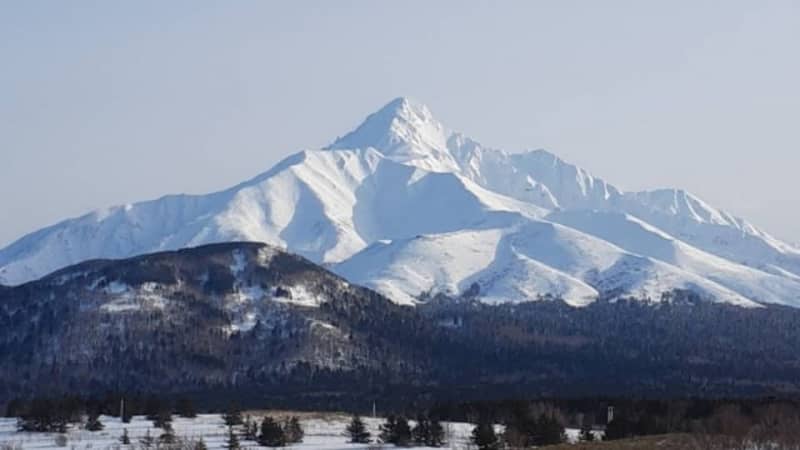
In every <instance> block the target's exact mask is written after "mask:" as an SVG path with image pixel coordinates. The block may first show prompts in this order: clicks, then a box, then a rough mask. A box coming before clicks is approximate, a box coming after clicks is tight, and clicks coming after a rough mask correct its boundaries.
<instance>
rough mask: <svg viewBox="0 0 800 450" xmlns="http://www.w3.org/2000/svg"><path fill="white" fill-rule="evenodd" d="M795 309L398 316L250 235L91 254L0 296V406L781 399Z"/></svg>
mask: <svg viewBox="0 0 800 450" xmlns="http://www.w3.org/2000/svg"><path fill="white" fill-rule="evenodd" d="M799 329H800V311H798V310H796V309H792V308H783V307H765V308H739V307H734V306H728V305H718V304H712V303H707V302H703V301H700V300H698V299H696V298H693V297H692V296H691V295H689V294H686V295H684V294H682V293H675V295H673V296H672V297H671V301H670V302H668V303H663V304H659V305H648V304H644V303H642V302H616V303H610V302H604V301H598V302H596V303H594V304H592V305H590V306H587V307H583V308H573V307H570V306H568V305H566V304H565V303H563V302H561V301H559V300H554V299H542V300H540V301H535V302H529V303H522V304H517V305H513V304H505V305H500V306H490V305H484V304H481V303H479V302H476V301H470V300H465V299H447V298H438V299H434V300H431V301H429V302H428V303H427V304H425V305H420V306H417V307H404V306H398V305H396V304H394V303H392V302H391V301H389V300H388V299H386V298H384V297H382V296H381V295H379V294H376V293H375V292H373V291H370V290H368V289H365V288H361V287H357V286H354V285H351V284H349V283H347V282H346V281H345V280H343V279H341V278H339V277H338V276H336V275H333V274H332V273H330V272H328V271H327V270H325V269H323V268H321V267H319V266H317V265H314V264H312V263H310V262H309V261H307V260H305V259H303V258H300V257H298V256H294V255H291V254H288V253H285V252H282V251H280V250H277V249H274V248H271V247H268V246H265V245H262V244H254V243H229V244H216V245H209V246H204V247H198V248H193V249H186V250H180V251H176V252H165V253H157V254H152V255H145V256H140V257H136V258H131V259H127V260H118V261H111V260H98V261H89V262H86V263H82V264H79V265H77V266H73V267H70V268H67V269H64V270H61V271H59V272H56V273H54V274H51V275H49V276H47V277H45V278H43V279H41V280H38V281H34V282H31V283H27V284H24V285H21V286H17V287H12V288H0V401H2V400H8V399H9V398H11V397H17V396H32V395H37V394H41V395H53V394H59V393H76V392H79V393H81V394H84V395H85V394H87V393H88V394H91V393H97V394H100V393H103V392H107V391H116V392H154V391H157V392H161V393H194V394H197V395H208V396H215V395H217V396H218V395H223V394H224V395H225V396H226V398H231V396H238V397H240V398H242V399H244V400H245V401H248V400H250V401H256V400H258V399H264V398H270V399H273V400H274V401H275V402H281V401H283V402H287V403H291V404H294V405H301V406H302V405H304V404H305V405H309V406H321V405H322V406H330V405H344V404H347V403H348V402H355V401H358V402H364V401H365V399H366V398H369V397H375V398H378V397H380V398H382V399H387V398H396V399H398V400H408V399H413V400H418V401H425V400H432V399H434V398H436V399H440V398H446V397H453V398H458V399H465V398H483V397H491V396H500V395H525V396H534V395H549V396H562V397H563V396H577V395H588V394H609V395H620V394H621V395H655V396H658V395H664V396H667V395H699V396H731V395H756V394H759V395H761V394H779V395H781V394H794V393H797V392H798V390H800V350H798V349H800V333H798V331H797V330H799Z"/></svg>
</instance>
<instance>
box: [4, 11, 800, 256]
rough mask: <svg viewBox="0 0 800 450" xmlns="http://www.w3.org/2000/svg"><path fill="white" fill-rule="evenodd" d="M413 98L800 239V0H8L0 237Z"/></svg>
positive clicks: (448, 115) (159, 187)
mask: <svg viewBox="0 0 800 450" xmlns="http://www.w3.org/2000/svg"><path fill="white" fill-rule="evenodd" d="M400 95H407V96H411V97H413V98H415V99H418V100H420V101H422V102H423V103H426V104H427V105H428V106H429V107H430V108H431V110H432V111H433V113H434V115H436V116H437V117H438V118H439V119H440V120H441V121H442V122H443V123H445V124H446V125H447V126H449V127H450V128H453V129H456V130H460V131H463V132H465V133H466V134H467V135H469V136H471V137H473V138H474V139H476V140H478V141H480V142H482V143H484V144H485V145H488V146H491V147H496V148H503V149H506V150H509V151H520V150H523V149H530V148H546V149H548V150H550V151H552V152H554V153H556V154H558V155H560V156H561V157H562V158H564V159H566V160H568V161H570V162H573V163H576V164H578V165H580V166H582V167H584V168H586V169H588V170H589V171H590V172H592V173H593V174H595V175H597V176H600V177H602V178H604V179H606V180H607V181H609V182H611V183H613V184H615V185H617V186H618V187H620V188H622V189H626V190H639V189H646V188H656V187H664V186H675V187H682V188H686V189H688V190H690V191H692V192H694V193H695V194H697V195H699V196H700V197H702V198H704V199H706V200H707V201H709V202H710V203H711V204H713V205H715V206H719V207H722V208H724V209H727V210H729V211H731V212H733V213H734V214H736V215H740V216H743V217H745V218H747V219H748V220H750V221H752V222H754V223H755V224H757V225H759V226H761V227H763V228H764V229H766V230H767V231H769V232H772V233H773V234H776V235H777V236H779V237H782V238H784V239H788V240H792V241H795V242H797V241H800V211H798V209H800V208H798V199H799V197H800V195H799V194H798V192H799V190H798V187H797V185H798V184H800V183H799V181H800V180H798V178H800V123H798V122H800V120H798V119H800V2H797V1H746V2H744V1H725V2H720V1H696V0H692V1H670V2H642V1H626V2H622V1H605V2H592V1H588V0H587V1H549V2H543V1H542V2H537V1H519V2H515V1H500V2H492V1H463V0H462V1H437V2H432V1H402V2H400V1H397V2H378V1H370V2H368V1H316V2H309V1H291V2H269V1H232V2H218V1H202V0H192V1H177V0H175V1H167V2H165V1H128V2H121V1H116V2H105V1H99V0H98V1H85V0H75V1H69V2H59V1H52V0H50V1H43V0H25V1H21V0H18V1H11V0H0V210H1V211H2V216H3V220H2V221H0V246H4V245H6V244H8V243H10V242H11V241H13V240H14V239H16V238H18V237H20V236H22V235H23V234H25V233H27V232H31V231H34V230H35V229H38V228H40V227H42V226H45V225H49V224H52V223H54V222H56V221H58V220H60V219H63V218H66V217H71V216H76V215H80V214H82V213H84V212H87V211H88V210H91V209H95V208H99V207H104V206H110V205H114V204H120V203H126V202H133V201H138V200H146V199H150V198H154V197H159V196H161V195H164V194H168V193H181V192H186V193H206V192H210V191H213V190H218V189H222V188H225V187H228V186H230V185H233V184H236V183H238V182H240V181H243V180H244V179H247V178H250V177H251V176H254V175H256V174H258V173H260V172H263V171H265V170H267V169H268V168H269V167H271V166H272V165H273V164H274V163H276V162H277V161H278V160H280V159H282V158H283V157H285V156H287V155H289V154H290V153H293V152H295V151H298V150H300V149H304V148H318V147H321V146H324V145H326V144H328V143H329V142H331V141H332V140H333V139H334V138H336V137H337V136H338V135H343V134H345V133H346V132H347V131H349V130H351V129H352V128H354V127H355V126H356V125H357V124H358V123H359V122H360V121H361V120H362V119H363V118H364V117H365V116H366V115H367V114H369V113H370V112H373V111H374V110H377V109H378V108H380V107H381V106H382V105H383V104H384V103H386V102H388V101H389V100H391V99H392V98H394V97H397V96H400Z"/></svg>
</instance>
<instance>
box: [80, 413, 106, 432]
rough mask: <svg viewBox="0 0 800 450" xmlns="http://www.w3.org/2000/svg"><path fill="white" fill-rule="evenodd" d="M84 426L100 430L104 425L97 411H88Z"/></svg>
mask: <svg viewBox="0 0 800 450" xmlns="http://www.w3.org/2000/svg"><path fill="white" fill-rule="evenodd" d="M84 428H86V429H87V430H89V431H101V430H102V429H103V428H104V427H103V423H102V422H100V414H98V413H97V412H91V413H89V415H88V416H87V417H86V425H84Z"/></svg>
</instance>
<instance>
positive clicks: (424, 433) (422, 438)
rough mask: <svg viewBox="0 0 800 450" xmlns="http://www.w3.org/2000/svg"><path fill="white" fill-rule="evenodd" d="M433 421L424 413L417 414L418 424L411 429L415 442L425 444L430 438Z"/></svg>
mask: <svg viewBox="0 0 800 450" xmlns="http://www.w3.org/2000/svg"><path fill="white" fill-rule="evenodd" d="M430 425H431V423H430V421H429V420H428V418H427V417H425V416H423V415H419V416H417V424H416V425H414V428H413V429H412V430H411V437H412V439H413V441H414V443H415V444H421V445H424V444H425V443H426V442H428V440H429V439H430V434H431V426H430Z"/></svg>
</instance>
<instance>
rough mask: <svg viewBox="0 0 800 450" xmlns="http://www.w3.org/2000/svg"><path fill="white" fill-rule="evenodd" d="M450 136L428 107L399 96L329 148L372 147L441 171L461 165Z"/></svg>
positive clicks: (403, 160)
mask: <svg viewBox="0 0 800 450" xmlns="http://www.w3.org/2000/svg"><path fill="white" fill-rule="evenodd" d="M449 135H450V132H449V131H448V130H447V129H445V127H444V126H443V125H442V124H441V123H440V122H439V121H438V120H436V118H434V117H433V114H431V111H430V110H429V109H428V107H427V106H425V105H424V104H422V103H420V102H418V101H416V100H412V99H409V98H407V97H398V98H396V99H394V100H392V101H391V102H389V103H387V104H386V105H385V106H384V107H383V108H381V109H379V110H378V111H377V112H374V113H372V114H370V115H369V116H367V118H366V119H365V120H364V122H362V123H361V125H359V126H358V127H357V128H356V129H355V130H353V131H351V132H350V133H347V134H346V135H345V136H343V137H340V138H338V139H336V141H335V142H334V143H333V144H331V145H329V146H328V147H326V149H328V150H337V149H357V148H367V147H372V148H375V149H377V150H378V151H380V152H381V153H383V154H384V155H386V156H389V157H391V158H392V159H395V160H397V161H402V162H411V163H414V164H415V165H417V166H419V167H423V168H425V169H428V170H433V171H437V172H441V171H451V170H453V169H455V168H456V167H457V165H456V164H455V161H454V160H453V157H452V156H451V155H450V153H449V152H448V150H447V138H448V136H449Z"/></svg>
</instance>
